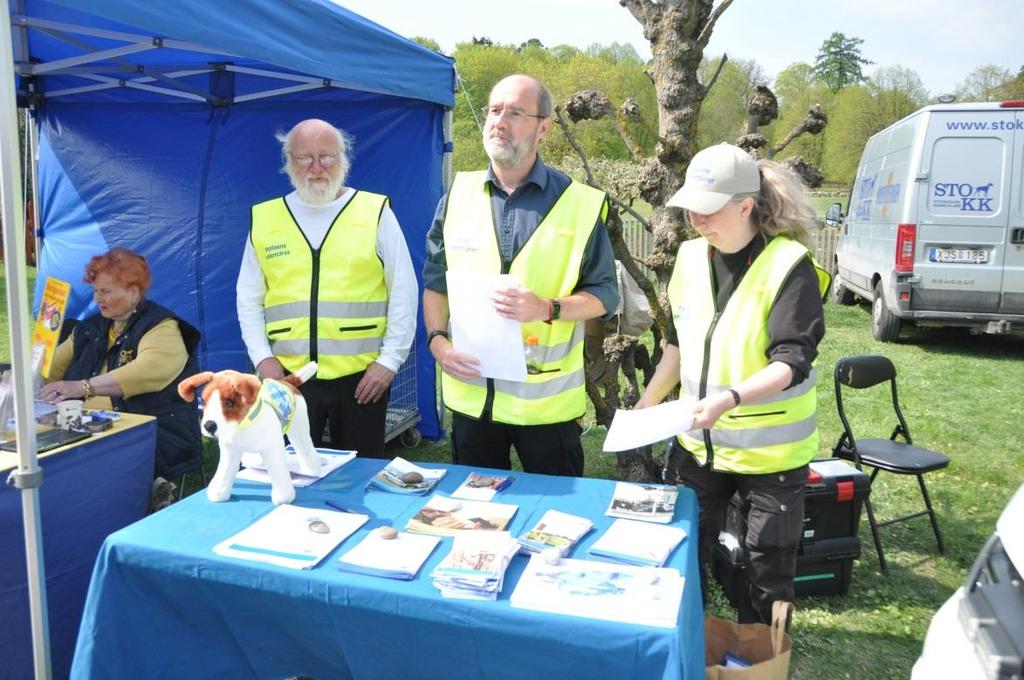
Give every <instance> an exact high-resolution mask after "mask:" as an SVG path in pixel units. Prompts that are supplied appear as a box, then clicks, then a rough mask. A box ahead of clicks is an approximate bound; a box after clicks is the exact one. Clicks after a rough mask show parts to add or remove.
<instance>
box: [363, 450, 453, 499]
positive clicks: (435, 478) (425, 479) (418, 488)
mask: <svg viewBox="0 0 1024 680" xmlns="http://www.w3.org/2000/svg"><path fill="white" fill-rule="evenodd" d="M446 474H448V470H446V469H444V468H440V469H436V468H425V467H420V466H419V465H413V464H412V463H410V462H409V461H407V460H405V459H404V458H401V457H396V458H395V459H394V460H392V461H391V462H390V463H388V464H387V465H386V466H385V467H384V469H383V470H381V471H380V472H378V473H377V474H375V475H374V476H373V477H371V478H370V481H369V482H367V483H366V490H367V491H390V492H392V493H403V494H413V495H419V496H422V495H425V494H427V493H429V492H430V490H431V489H433V488H434V487H435V486H436V485H437V483H438V482H439V481H441V479H442V478H443V477H444V476H445V475H446Z"/></svg>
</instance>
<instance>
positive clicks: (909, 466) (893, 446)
mask: <svg viewBox="0 0 1024 680" xmlns="http://www.w3.org/2000/svg"><path fill="white" fill-rule="evenodd" d="M885 381H889V384H890V386H891V388H892V406H893V410H894V411H895V412H896V418H897V420H898V421H899V423H898V424H897V425H896V427H895V428H894V429H893V431H892V434H891V435H890V436H889V438H888V439H856V438H855V437H854V436H853V429H852V428H851V427H850V421H849V419H847V417H846V412H845V411H844V409H843V394H842V387H843V386H846V387H850V388H853V389H863V388H867V387H874V386H875V385H878V384H879V383H882V382H885ZM835 384H836V406H837V407H838V409H839V419H840V420H842V421H843V430H844V432H843V435H842V436H841V437H840V438H839V442H838V443H837V444H836V445H835V448H833V449H832V455H834V456H837V457H839V458H845V459H847V460H851V461H853V463H854V465H856V466H857V469H858V470H859V469H861V466H862V465H864V466H867V467H870V468H872V472H871V487H872V489H873V488H874V485H875V477H877V476H878V473H879V472H881V471H882V470H885V471H886V472H892V473H895V474H898V475H914V476H915V477H917V482H918V484H919V485H920V487H921V496H922V497H923V498H924V504H925V507H926V508H927V509H926V510H922V511H920V512H914V513H911V514H909V515H904V516H902V517H896V518H894V519H889V520H885V521H884V522H876V521H875V513H874V510H873V509H872V507H871V499H870V498H868V499H866V500H865V501H864V505H865V507H866V508H867V511H868V523H869V524H870V525H871V535H872V537H873V538H874V540H875V550H877V551H878V562H879V564H880V565H881V568H882V573H883V574H886V575H888V574H889V568H888V566H887V565H886V562H885V554H884V553H883V552H882V539H881V538H880V536H879V533H878V530H879V528H881V527H883V526H886V525H888V524H895V523H896V522H902V521H904V520H908V519H913V518H915V517H920V516H921V515H928V517H929V519H931V522H932V530H933V531H934V532H935V540H936V542H937V543H938V545H939V552H940V553H943V554H944V553H945V552H946V546H945V545H944V544H943V542H942V533H941V532H940V531H939V522H938V520H937V519H936V518H935V510H934V509H933V508H932V501H931V498H930V497H929V496H928V488H927V487H926V486H925V483H924V475H925V474H927V473H929V472H931V471H933V470H940V469H942V468H944V467H946V466H947V465H949V456H947V455H945V454H943V453H939V452H937V451H932V450H930V449H925V448H922V447H920V446H914V443H913V440H912V439H911V438H910V430H909V429H908V428H907V421H906V418H904V417H903V411H902V410H901V409H900V403H899V399H898V398H897V396H896V367H895V366H893V364H892V362H891V361H889V360H888V359H887V358H886V357H883V356H877V355H861V356H853V357H846V358H844V359H840V360H839V361H838V363H836V373H835ZM897 436H900V437H902V438H903V439H904V441H897V440H896V437H897Z"/></svg>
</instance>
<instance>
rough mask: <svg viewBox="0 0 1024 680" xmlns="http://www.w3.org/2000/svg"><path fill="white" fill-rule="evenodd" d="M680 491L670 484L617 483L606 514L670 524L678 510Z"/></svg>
mask: <svg viewBox="0 0 1024 680" xmlns="http://www.w3.org/2000/svg"><path fill="white" fill-rule="evenodd" d="M678 496H679V490H678V489H677V488H676V487H674V486H672V485H670V484H633V483H631V482H616V483H615V493H614V495H613V496H612V501H611V503H609V504H608V509H607V510H606V511H605V513H604V514H606V515H608V516H609V517H622V518H624V519H639V520H643V521H645V522H661V523H662V524H668V523H669V522H671V521H672V517H673V515H674V514H675V510H676V498H677V497H678Z"/></svg>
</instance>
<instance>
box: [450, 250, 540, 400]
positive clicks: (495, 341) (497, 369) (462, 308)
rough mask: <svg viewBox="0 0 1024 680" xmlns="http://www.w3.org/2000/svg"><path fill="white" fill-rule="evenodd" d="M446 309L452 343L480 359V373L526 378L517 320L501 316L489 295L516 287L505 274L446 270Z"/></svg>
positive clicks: (513, 378)
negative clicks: (499, 290)
mask: <svg viewBox="0 0 1024 680" xmlns="http://www.w3.org/2000/svg"><path fill="white" fill-rule="evenodd" d="M447 277H448V310H449V314H450V317H449V319H450V322H451V327H452V344H453V345H454V347H455V349H456V350H457V351H459V352H463V353H466V354H470V355H472V356H474V357H476V358H477V359H479V360H480V365H479V367H478V369H479V371H480V375H482V376H484V377H487V378H499V379H501V380H517V381H519V382H523V381H525V380H526V359H525V357H524V355H523V335H522V328H521V327H520V325H519V322H518V321H516V320H514V319H508V318H505V317H503V316H501V315H500V314H499V313H498V311H497V310H496V309H495V307H494V303H493V302H492V299H491V296H492V294H493V293H494V291H495V290H498V289H502V290H505V289H508V288H518V287H519V284H518V282H517V281H516V279H515V278H514V277H512V276H509V275H507V274H504V275H499V274H479V273H473V272H456V271H451V270H449V271H448V275H447Z"/></svg>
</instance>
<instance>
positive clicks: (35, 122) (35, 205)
mask: <svg viewBox="0 0 1024 680" xmlns="http://www.w3.org/2000/svg"><path fill="white" fill-rule="evenodd" d="M26 111H27V112H28V116H27V117H26V120H25V131H26V132H28V133H29V140H30V142H31V144H30V145H29V154H30V158H31V162H32V174H31V179H32V224H33V225H34V228H33V229H32V238H34V239H35V241H36V249H35V254H36V267H37V268H38V267H39V258H40V257H41V256H42V253H43V239H42V238H40V236H39V235H40V234H41V233H42V231H43V230H42V226H41V225H40V224H39V118H38V117H37V116H36V108H35V105H32V106H30V107H29V108H28V109H26Z"/></svg>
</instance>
